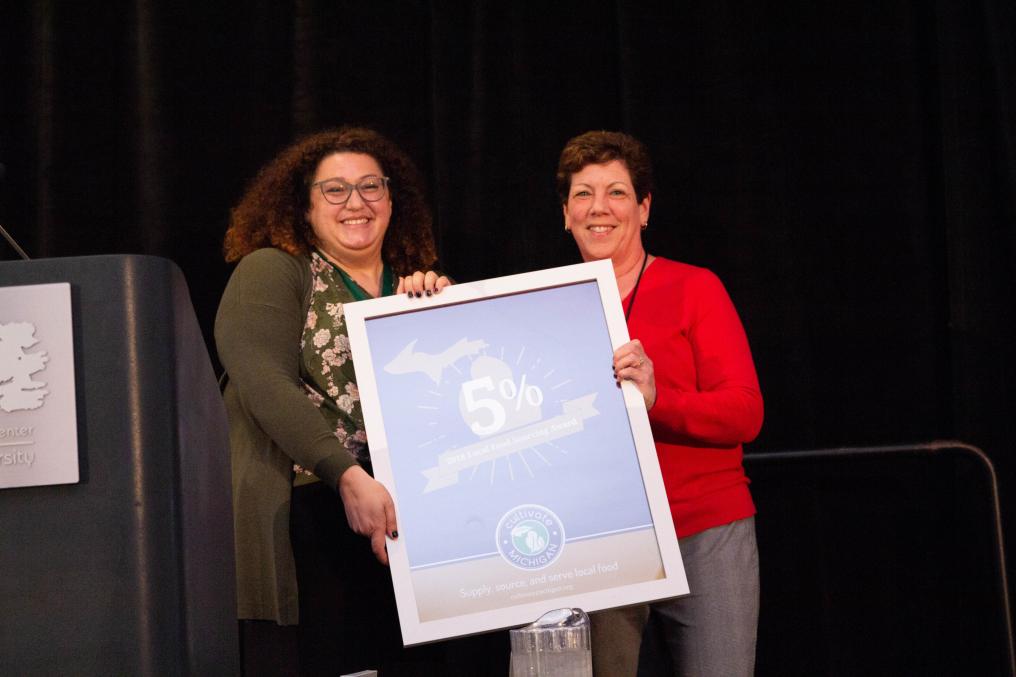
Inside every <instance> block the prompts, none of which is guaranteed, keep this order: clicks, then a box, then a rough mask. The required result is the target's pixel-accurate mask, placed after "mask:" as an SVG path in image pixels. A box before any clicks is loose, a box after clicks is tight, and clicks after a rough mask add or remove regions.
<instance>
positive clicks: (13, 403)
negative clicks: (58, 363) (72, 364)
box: [0, 322, 49, 412]
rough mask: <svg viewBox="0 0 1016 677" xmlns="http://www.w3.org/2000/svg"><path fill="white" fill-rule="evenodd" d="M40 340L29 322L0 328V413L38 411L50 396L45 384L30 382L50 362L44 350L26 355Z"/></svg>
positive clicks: (1, 325)
mask: <svg viewBox="0 0 1016 677" xmlns="http://www.w3.org/2000/svg"><path fill="white" fill-rule="evenodd" d="M38 342H39V339H37V338H35V325H34V324H30V323H28V322H11V323H9V324H0V409H2V410H3V411H6V412H12V411H22V410H27V409H38V408H39V407H41V406H42V400H43V398H45V397H46V395H48V394H49V391H48V390H46V389H45V386H46V383H45V382H44V381H35V380H32V374H34V373H36V372H39V371H42V370H43V369H45V368H46V363H47V362H49V355H48V354H47V353H46V351H45V350H39V351H36V352H34V353H28V352H25V350H27V349H28V348H31V347H32V346H34V345H35V344H36V343H38Z"/></svg>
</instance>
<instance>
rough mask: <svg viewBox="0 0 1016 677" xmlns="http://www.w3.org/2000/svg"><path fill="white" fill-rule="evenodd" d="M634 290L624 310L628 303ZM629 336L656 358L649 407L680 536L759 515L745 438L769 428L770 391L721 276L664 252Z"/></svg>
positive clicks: (643, 289) (643, 288)
mask: <svg viewBox="0 0 1016 677" xmlns="http://www.w3.org/2000/svg"><path fill="white" fill-rule="evenodd" d="M630 301H631V295H630V294H629V295H628V297H626V298H625V299H624V301H623V302H622V306H623V307H624V308H625V309H627V308H628V304H629V302H630ZM628 332H629V334H630V335H631V338H633V339H639V340H640V341H641V342H642V344H643V346H644V347H645V351H646V354H647V355H648V356H649V358H650V359H651V360H652V361H653V368H654V371H655V376H656V404H655V405H654V406H653V408H652V409H651V410H650V412H649V422H650V424H651V425H652V430H653V437H654V439H655V440H656V453H657V454H658V455H659V458H660V468H661V470H662V472H663V482H664V485H665V486H666V489H667V498H668V500H669V501H670V509H671V513H672V515H673V518H674V524H675V527H676V529H677V535H678V536H679V537H684V536H691V535H692V534H696V533H698V532H700V531H704V530H706V529H709V528H711V527H715V526H719V525H721V524H728V523H730V522H733V521H734V520H738V519H742V518H745V517H750V516H751V515H754V514H755V505H754V503H753V502H752V500H751V494H750V493H749V491H748V478H747V477H746V476H745V474H744V467H743V465H742V463H741V461H742V456H743V452H742V449H741V444H742V443H744V442H750V441H751V440H753V439H755V436H756V435H758V432H759V429H760V428H761V427H762V394H761V392H760V391H759V385H758V377H757V376H756V375H755V365H754V363H753V362H752V359H751V351H750V349H749V348H748V339H747V338H746V337H745V334H744V328H743V327H742V326H741V320H740V319H739V318H738V316H737V311H736V310H734V305H733V303H731V301H730V297H729V296H728V295H727V291H726V289H724V287H723V284H722V283H721V282H720V280H719V278H717V277H716V275H714V274H713V273H712V272H710V271H708V270H706V269H705V268H698V267H695V266H690V265H688V264H684V263H678V262H676V261H670V260H668V259H662V258H657V259H655V260H654V261H653V262H652V263H651V264H650V265H649V266H648V267H647V268H646V270H645V272H644V273H643V275H642V280H641V282H640V284H639V286H638V291H637V293H636V295H635V301H634V305H633V306H632V312H631V316H630V317H629V319H628Z"/></svg>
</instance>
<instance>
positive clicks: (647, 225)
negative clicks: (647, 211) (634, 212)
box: [642, 221, 649, 230]
mask: <svg viewBox="0 0 1016 677" xmlns="http://www.w3.org/2000/svg"><path fill="white" fill-rule="evenodd" d="M648 227H649V222H648V221H646V222H645V223H643V224H642V230H645V229H646V228H648Z"/></svg>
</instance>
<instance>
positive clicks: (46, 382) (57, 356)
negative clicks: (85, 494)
mask: <svg viewBox="0 0 1016 677" xmlns="http://www.w3.org/2000/svg"><path fill="white" fill-rule="evenodd" d="M77 426H78V424H77V410H76V407H75V396H74V339H73V328H72V324H71V287H70V285H69V284H67V283H66V282H63V283H57V284H37V285H27V286H19V287H0V489H6V488H12V487H31V486H41V485H45V484H71V483H74V482H77V481H78V479H79V477H78V427H77Z"/></svg>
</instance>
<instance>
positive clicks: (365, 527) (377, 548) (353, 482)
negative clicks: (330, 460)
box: [339, 465, 399, 565]
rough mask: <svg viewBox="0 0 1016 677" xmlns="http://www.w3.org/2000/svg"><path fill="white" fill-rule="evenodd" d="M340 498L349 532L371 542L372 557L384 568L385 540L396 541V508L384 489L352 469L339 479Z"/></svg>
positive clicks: (367, 476) (362, 473)
mask: <svg viewBox="0 0 1016 677" xmlns="http://www.w3.org/2000/svg"><path fill="white" fill-rule="evenodd" d="M339 495H340V496H341V497H342V505H343V506H344V507H345V508H346V520H347V521H348V522H349V528H350V529H352V530H353V531H355V532H356V533H358V534H360V535H361V536H366V537H367V538H369V539H370V548H371V550H373V551H374V556H375V557H377V560H378V561H379V562H381V563H382V564H384V565H387V564H388V551H387V550H386V549H385V536H387V535H390V536H391V537H392V538H393V539H395V538H398V536H399V531H398V528H397V524H396V522H395V504H394V503H393V502H392V496H391V494H389V493H388V490H387V489H385V487H384V485H383V484H381V483H380V482H378V481H377V480H376V479H374V478H373V477H371V476H370V475H368V474H367V471H366V470H364V469H363V468H361V467H360V466H358V465H354V466H352V467H351V468H349V469H348V470H346V472H344V473H342V476H341V477H339Z"/></svg>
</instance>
